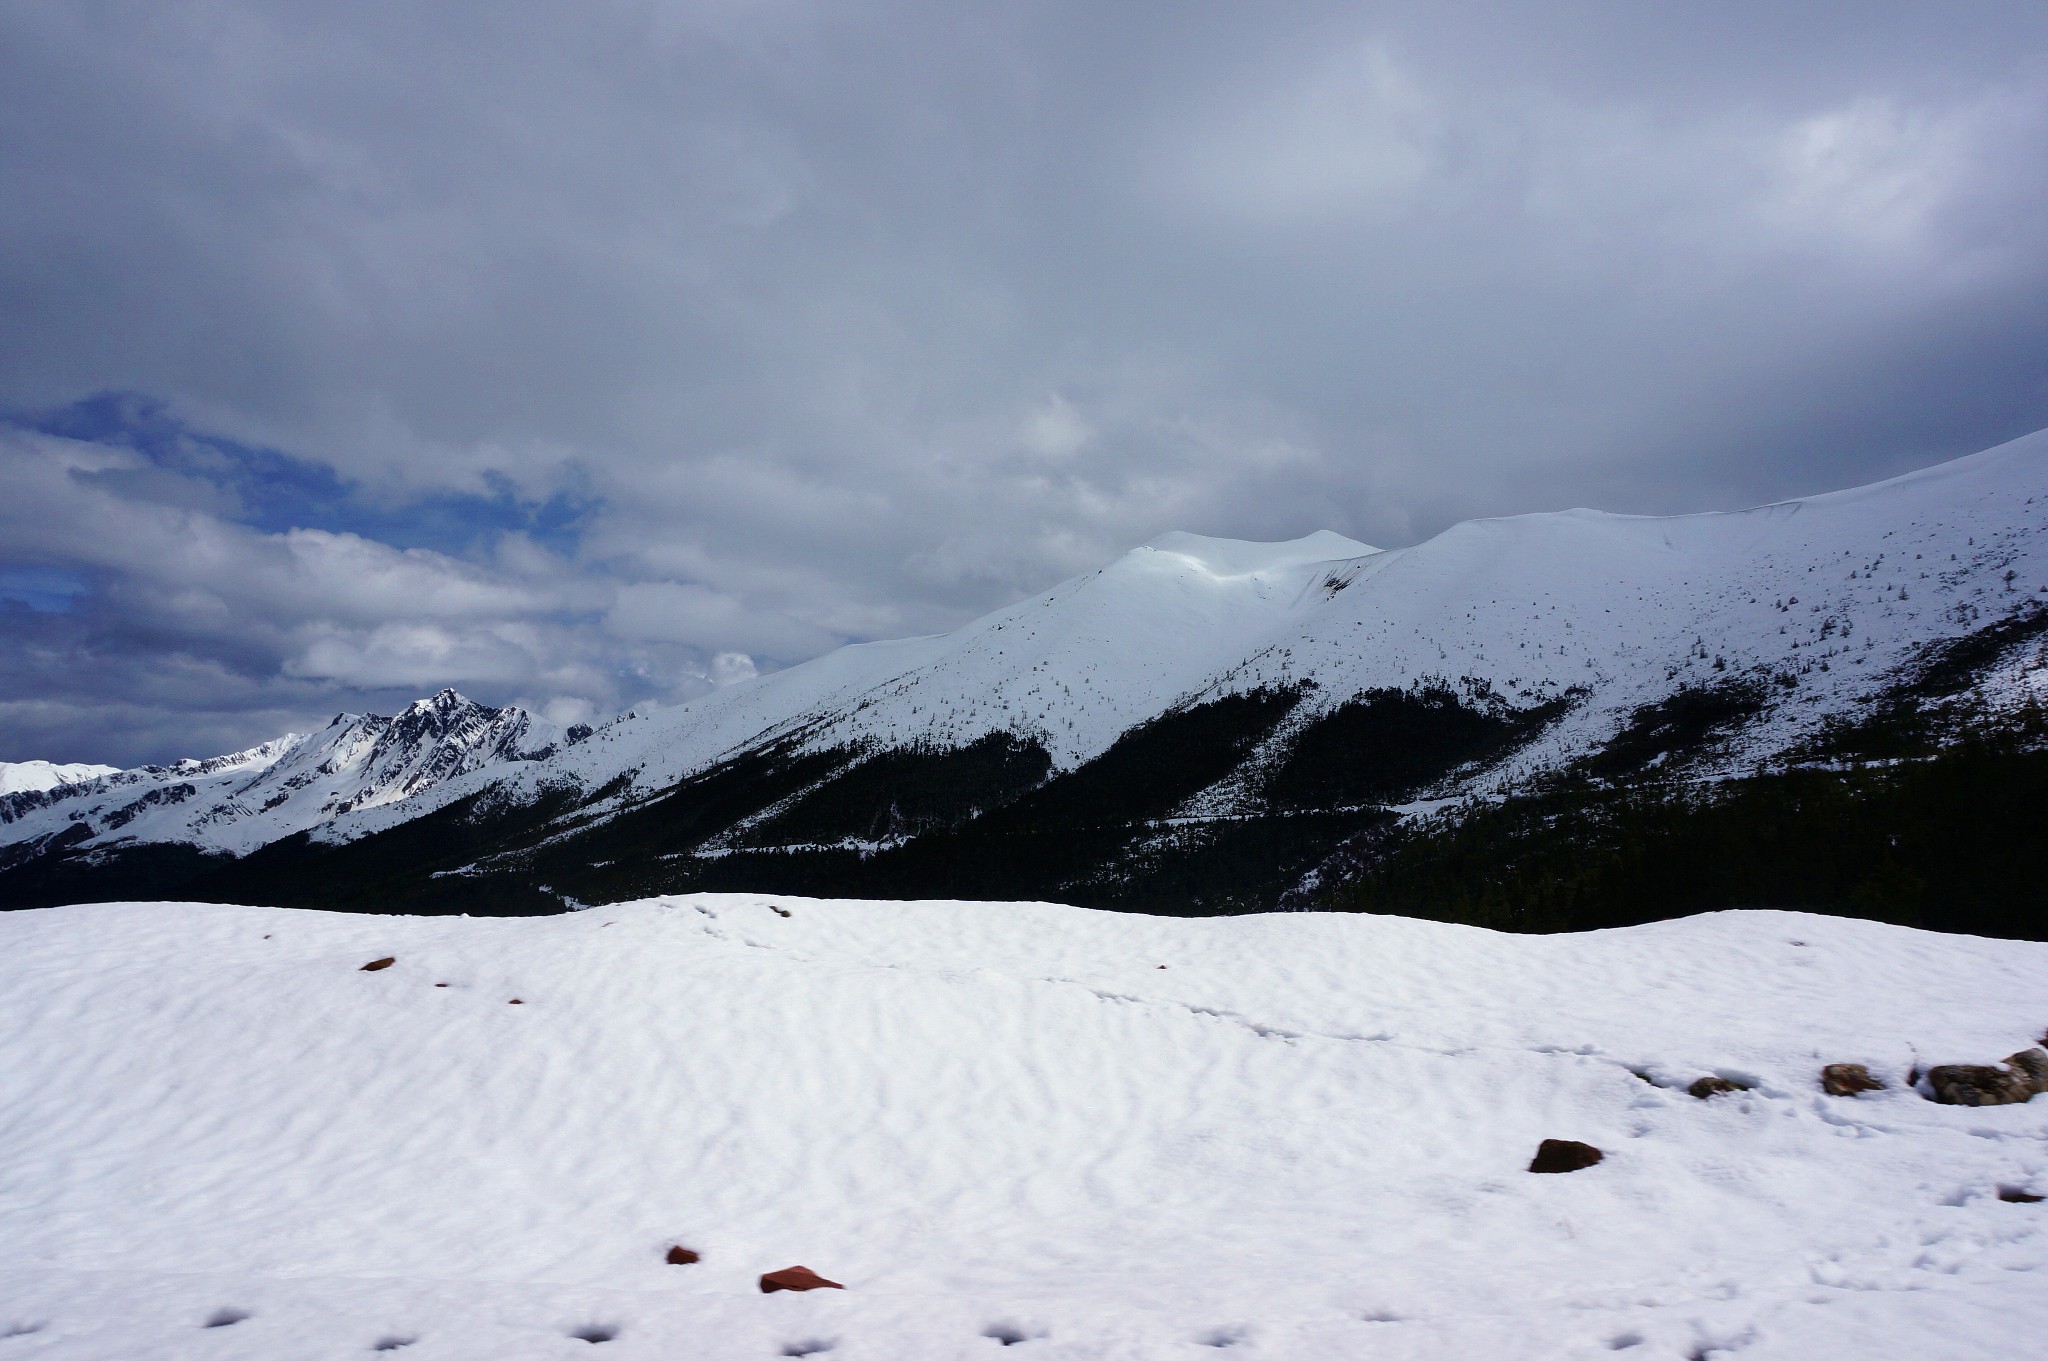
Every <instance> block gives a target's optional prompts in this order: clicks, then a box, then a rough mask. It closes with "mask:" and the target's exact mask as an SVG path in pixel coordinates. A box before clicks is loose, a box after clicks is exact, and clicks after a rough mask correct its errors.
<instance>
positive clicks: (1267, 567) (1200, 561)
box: [1137, 529, 1380, 577]
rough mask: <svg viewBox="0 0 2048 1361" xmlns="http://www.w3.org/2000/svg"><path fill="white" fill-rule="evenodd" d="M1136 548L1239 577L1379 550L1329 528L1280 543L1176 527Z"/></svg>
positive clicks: (1343, 558) (1336, 559)
mask: <svg viewBox="0 0 2048 1361" xmlns="http://www.w3.org/2000/svg"><path fill="white" fill-rule="evenodd" d="M1137 551H1138V552H1139V553H1172V554H1175V555H1176V556H1179V557H1182V558H1186V559H1188V560H1189V561H1190V562H1193V563H1195V564H1197V565H1199V566H1200V567H1201V568H1203V570H1205V571H1207V572H1208V573H1209V574H1210V575H1211V576H1217V577H1237V576H1262V575H1265V574H1267V573H1269V572H1279V571H1285V570H1287V569H1290V568H1295V567H1302V566H1305V565H1308V564H1311V563H1319V562H1337V561H1342V560H1346V559H1350V558H1362V557H1366V556H1368V555H1370V554H1373V553H1377V552H1379V551H1380V550H1379V549H1377V548H1374V547H1373V546H1372V545H1371V544H1364V543H1360V542H1359V541H1358V540H1356V539H1347V538H1345V537H1344V536H1343V535H1342V534H1339V533H1336V532H1335V531H1333V530H1328V529H1319V530H1317V531H1316V532H1315V533H1313V534H1305V535H1303V536H1302V537H1301V538H1299V539H1287V540H1284V541H1282V542H1279V543H1257V542H1253V541H1251V540H1247V539H1214V538H1209V537H1208V536H1206V535H1202V534H1189V533H1187V532H1186V531H1184V530H1178V529H1177V530H1173V531H1172V532H1170V533H1166V534H1161V535H1160V536H1159V537H1158V538H1156V539H1154V540H1152V541H1151V542H1150V543H1148V544H1146V545H1145V546H1144V547H1143V548H1140V549H1138V550H1137Z"/></svg>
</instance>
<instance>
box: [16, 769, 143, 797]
mask: <svg viewBox="0 0 2048 1361" xmlns="http://www.w3.org/2000/svg"><path fill="white" fill-rule="evenodd" d="M119 769H120V767H119V766H96V765H91V764H89V763H86V762H82V761H81V762H73V763H71V764H69V765H59V764H57V763H56V762H53V761H0V794H23V793H28V792H31V791H35V790H43V789H55V788H56V787H57V786H59V785H65V784H78V783H80V782H82V781H85V780H90V779H92V778H93V777H94V776H97V775H112V774H113V773H114V772H115V771H116V770H119Z"/></svg>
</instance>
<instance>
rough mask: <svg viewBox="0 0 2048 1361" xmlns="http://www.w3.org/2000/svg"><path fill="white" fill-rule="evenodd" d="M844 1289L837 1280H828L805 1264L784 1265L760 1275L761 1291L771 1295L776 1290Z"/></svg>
mask: <svg viewBox="0 0 2048 1361" xmlns="http://www.w3.org/2000/svg"><path fill="white" fill-rule="evenodd" d="M820 1289H823V1290H844V1289H846V1287H845V1286H843V1285H841V1284H840V1283H839V1282H837V1281H828V1280H826V1279H825V1278H824V1277H823V1276H820V1275H819V1274H818V1273H817V1272H815V1271H813V1270H811V1269H810V1268H809V1267H807V1266H786V1267H784V1268H783V1269H782V1270H780V1271H770V1272H766V1273H764V1274H763V1275H762V1277H761V1293H762V1294H764V1295H772V1294H774V1293H775V1292H776V1291H778V1290H820Z"/></svg>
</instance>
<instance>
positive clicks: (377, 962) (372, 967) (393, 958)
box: [362, 955, 398, 973]
mask: <svg viewBox="0 0 2048 1361" xmlns="http://www.w3.org/2000/svg"><path fill="white" fill-rule="evenodd" d="M397 962H398V956H397V955H386V956H384V958H382V959H373V960H371V961H370V962H369V963H368V964H365V965H364V966H363V970H362V971H363V972H364V973H375V972H377V970H379V969H388V968H390V967H391V966H392V965H394V964H396V963H397Z"/></svg>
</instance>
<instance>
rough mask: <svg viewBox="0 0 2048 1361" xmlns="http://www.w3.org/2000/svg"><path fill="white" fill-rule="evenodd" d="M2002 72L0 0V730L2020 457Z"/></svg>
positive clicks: (1742, 53)
mask: <svg viewBox="0 0 2048 1361" xmlns="http://www.w3.org/2000/svg"><path fill="white" fill-rule="evenodd" d="M2044 53H2048V11H2043V10H2042V9H2041V8H2040V7H2039V6H2038V5H2033V4H2027V3H2014V4H1957V5H1949V6H1942V7H1934V6H1922V5H1869V4H1858V5H1839V6H1838V5H1828V4H1807V5H1800V6H1783V5H1764V4H1750V3H1724V4H1719V5H1714V6H1703V5H1702V6H1670V5H1662V6H1647V5H1640V4H1633V3H1602V4H1593V3H1561V4H1553V5H1544V6H1526V5H1509V4H1485V5H1480V4H1473V5H1443V4H1427V5H1425V4H1420V3H1416V4H1388V5H1377V6H1372V5H1368V6H1360V5H1356V4H1343V5H1337V4H1299V5H1288V6H1255V5H1242V4H1236V3H1206V4H1205V3H1194V4H1189V3H1174V4H1164V3H1160V4H1152V3H1137V2H1136V0H1133V2H1132V3H1122V4H1116V5H1079V4H1056V3H1038V4H1004V3H989V4H977V5H936V4H934V5H917V4H883V3H874V4H861V3H845V2H844V0H841V2H840V3H832V4H824V3H815V4H814V3H806V2H805V0H758V2H753V0H723V2H720V3H700V4H659V3H652V0H647V2H645V3H626V2H624V0H618V2H616V3H591V4H582V5H559V6H557V5H518V4H502V3H500V4H481V3H478V4H461V3H444V4H438V5H433V6H419V5H411V4H397V3H390V4H374V3H372V4H362V3H353V4H348V5H321V4H309V3H304V2H303V0H301V2H300V3H294V4H261V3H254V2H253V0H211V2H210V3H171V4H166V3H162V2H161V0H157V2H156V3H148V4H120V3H100V4H85V5H72V6H51V5H36V4H28V3H20V4H0V185H4V187H5V191H6V192H5V193H4V194H0V334H4V335H5V337H6V344H5V345H4V347H0V406H4V407H6V408H9V409H12V410H13V411H15V412H16V413H17V414H18V415H19V414H20V413H29V415H26V416H22V418H21V419H20V420H18V421H17V423H16V425H17V428H16V431H15V433H14V434H12V435H10V436H9V443H8V445H7V455H6V456H7V462H6V465H5V473H4V476H5V478H6V482H5V490H6V492H7V493H8V495H7V498H6V499H7V502H8V503H9V504H10V505H11V506H12V509H11V510H10V511H8V512H7V513H6V518H5V520H4V528H5V533H6V538H5V542H4V546H0V584H4V583H5V582H8V581H15V582H17V583H19V584H18V585H17V586H16V587H10V588H8V591H10V592H11V594H5V598H4V599H0V609H4V610H5V611H6V613H5V615H4V618H0V631H4V639H0V641H5V642H6V644H7V649H8V652H9V655H10V659H9V660H8V661H7V662H6V664H5V670H4V673H0V684H4V686H5V689H4V690H0V737H4V741H0V747H4V749H0V759H4V758H18V757H23V756H31V755H44V756H50V757H54V758H62V759H107V760H117V761H119V760H131V759H139V758H140V757H143V756H159V755H166V754H174V753H184V752H197V751H204V750H207V749H209V748H210V747H213V746H221V745H233V744H235V743H237V742H241V741H243V740H250V741H253V740H256V739H258V738H260V737H263V736H267V735H269V733H270V731H271V730H272V729H273V728H274V727H275V726H278V725H279V724H281V723H283V722H284V721H285V720H287V719H289V720H290V721H291V722H301V721H304V720H305V719H307V718H310V717H319V716H324V714H325V712H327V711H331V710H332V709H334V708H338V707H343V705H344V704H348V705H356V704H359V703H360V704H386V705H388V704H389V703H392V702H396V701H397V700H398V699H399V698H401V697H402V696H404V695H406V694H407V693H408V692H410V691H412V690H417V689H422V688H427V687H431V686H433V685H438V684H442V683H453V684H457V685H459V686H462V687H463V688H465V689H468V690H471V691H473V692H475V693H478V694H479V695H480V696H482V697H485V698H490V699H514V698H517V699H522V700H526V701H529V702H533V703H536V704H546V703H549V702H553V703H554V704H555V706H556V708H555V712H556V713H557V714H559V715H562V716H565V717H580V716H582V715H584V714H585V713H589V712H596V711H602V710H606V709H610V708H613V707H616V706H619V705H622V704H624V703H628V702H637V701H639V700H641V699H643V698H646V697H649V696H653V697H660V698H668V699H673V698H680V697H684V696H686V695H688V694H690V693H693V692H695V691H697V690H700V689H701V688H703V687H704V686H707V685H709V684H713V683H716V682H718V681H722V680H726V679H731V678H733V677H736V676H742V675H745V674H746V673H747V671H748V668H749V666H750V665H751V664H752V663H750V662H749V661H747V660H745V659H746V658H752V659H755V660H757V661H758V663H759V664H760V665H762V666H770V665H779V664H785V663H788V662H791V661H795V660H799V659H801V658H803V657H805V656H808V655H811V654H813V653H815V652H817V651H820V650H823V649H825V648H827V647H830V646H832V645H834V644H835V643H837V642H840V641H844V640H847V639H851V638H866V637H876V636H884V635H890V634H899V633H904V632H913V631H922V630H929V629H935V628H940V627H944V626H947V625H949V624H951V623H954V622H957V621H958V620H960V619H961V618H963V617H965V616H966V615H968V614H970V613H972V612H975V611H978V610H981V609H984V608H987V607H989V606H992V605H995V604H998V603H1001V602H1002V601H1004V600H1006V599H1009V598H1012V597H1014V596H1015V595H1017V594H1019V593H1021V592H1024V591H1027V590H1030V589H1035V588H1038V587H1042V586H1044V585H1046V584H1048V583H1049V582H1051V581H1052V580H1054V579H1056V578H1058V577H1060V576H1062V575H1065V574H1068V573H1071V572H1074V571H1078V570H1082V569H1085V568H1087V567H1090V566H1093V565H1095V564H1096V563H1097V562H1099V561H1101V560H1102V559H1103V558H1105V557H1107V556H1109V555H1111V554H1113V553H1115V552H1117V551H1119V550H1121V549H1122V548H1125V547H1128V546H1129V545H1131V544H1133V543H1136V542H1139V541H1142V540H1144V539H1146V538H1149V537H1151V536H1153V535H1155V534H1157V533H1159V532H1161V531H1163V530H1165V529H1169V528H1176V527H1179V528H1189V529H1195V530H1198V531H1202V532H1208V533H1217V534H1226V535H1237V536H1242V537H1279V536H1292V535H1295V534H1300V533H1303V532H1306V531H1308V530H1310V529H1314V528H1318V527H1324V526H1327V527H1331V528H1335V529H1339V530H1342V531H1344V532H1346V533H1349V534H1352V535H1355V536H1357V537H1360V538H1364V539H1366V540H1368V541H1374V542H1382V543H1400V542H1407V541H1412V540H1413V539H1415V538H1418V537H1420V536H1423V535H1426V534H1428V533H1431V532H1434V531H1435V530H1437V529H1440V528H1442V527H1443V526H1444V525H1446V524H1447V523H1449V522H1451V521H1452V520H1455V519H1457V518H1461V517H1464V516H1469V515H1474V514H1492V513H1501V512H1510V511H1520V510H1530V509H1542V508H1549V507H1555V506H1560V505H1565V504H1592V505H1599V506H1605V507H1608V508H1613V509H1624V510H1643V511H1678V510H1686V509H1695V508H1708V507H1716V506H1728V505H1736V504H1742V503H1745V502H1755V501H1760V500H1765V499H1769V498H1772V497H1777V496H1783V495H1792V494H1798V493H1801V492H1809V491H1814V490H1820V489H1826V488H1829V487H1834V486H1841V485H1848V484H1852V483H1855V482H1859V481H1864V480H1869V479H1873V478H1876V477H1881V476H1885V475H1888V474H1890V473H1893V472H1897V471H1900V470H1902V469H1904V468H1906V467H1909V466H1913V465H1915V464H1918V463H1922V462H1926V461H1931V460H1933V459H1935V458H1939V457H1943V456H1947V455H1950V454H1955V453H1961V452H1966V451H1968V450H1970V449H1974V448H1978V447H1983V446H1985V445H1989V444H1992V443H1995V442H1997V441H1999V440H2002V439H2005V438H2009V437H2011V436H2014V435H2017V434H2021V433H2024V432H2026V431H2028V430H2030V429H2033V428H2036V427H2038V426H2041V425H2044V424H2048V359H2044V355H2048V346H2044V341H2048V305H2044V303H2043V301H2042V300H2043V299H2044V298H2048V288H2044V285H2048V277H2044V275H2048V250H2044V248H2043V245H2042V239H2043V238H2042V235H2041V233H2040V231H2039V229H2038V223H2039V222H2040V221H2041V220H2042V213H2043V209H2044V208H2048V201H2044V200H2048V193H2044V188H2048V171H2044V170H2043V169H2042V167H2043V166H2048V59H2044ZM103 392H121V393H134V394H142V397H141V398H125V399H121V400H119V401H102V402H101V403H100V404H98V405H96V406H79V405H76V404H77V403H79V402H80V401H81V399H85V398H87V397H89V396H91V395H92V394H96V393H103ZM152 401H154V402H161V403H164V404H166V405H165V406H163V407H162V408H153V407H151V406H150V405H149V403H150V402H152ZM36 413H40V414H39V415H38V414H36ZM51 413H60V414H59V415H56V416H53V415H52V414H51ZM66 422H69V423H68V424H66ZM24 427H27V428H24ZM10 573H11V574H13V575H9V574H10ZM52 573H55V574H57V575H55V576H52V575H50V574H52ZM38 574H41V575H38ZM52 582H55V583H57V584H56V585H52V584H51V583H52ZM73 583H80V584H82V587H83V589H82V590H80V591H75V592H74V591H73V590H72V584H73ZM742 654H744V656H742Z"/></svg>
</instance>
